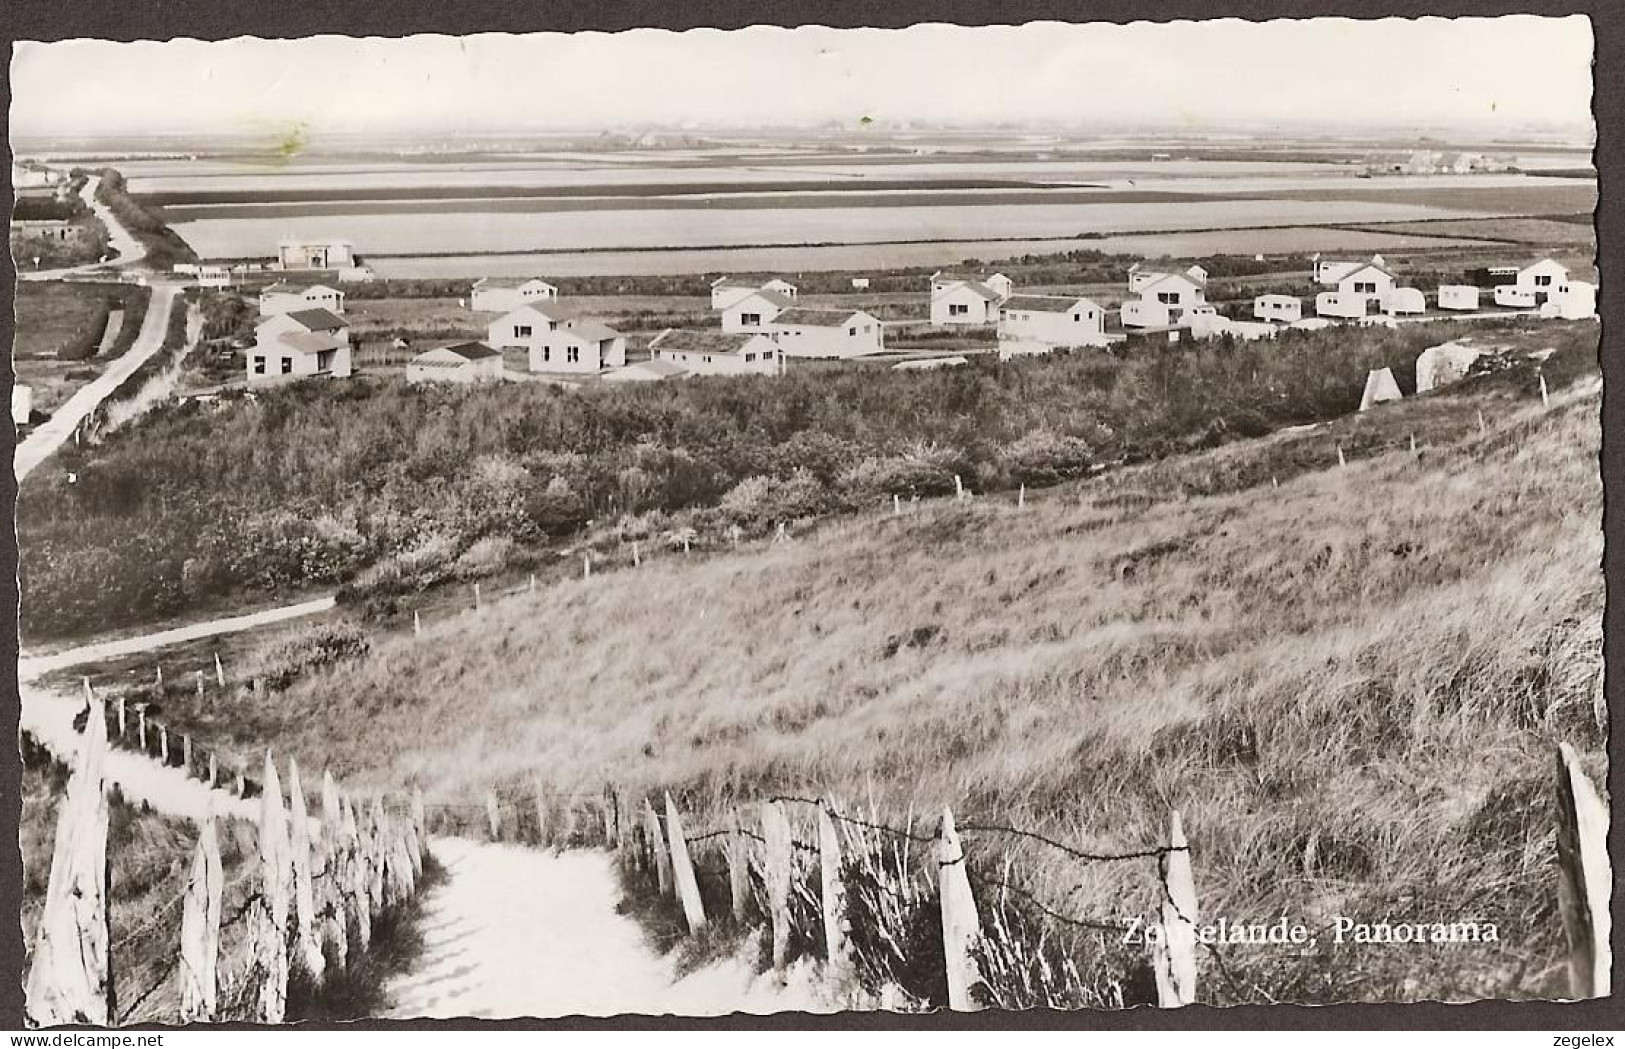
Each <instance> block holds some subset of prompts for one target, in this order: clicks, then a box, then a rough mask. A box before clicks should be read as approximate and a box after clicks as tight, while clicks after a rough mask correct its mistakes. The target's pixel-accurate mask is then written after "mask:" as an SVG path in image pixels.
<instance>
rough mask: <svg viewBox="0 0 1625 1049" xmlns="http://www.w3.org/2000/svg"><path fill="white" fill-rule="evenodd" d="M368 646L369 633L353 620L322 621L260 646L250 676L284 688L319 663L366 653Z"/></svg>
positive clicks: (330, 663)
mask: <svg viewBox="0 0 1625 1049" xmlns="http://www.w3.org/2000/svg"><path fill="white" fill-rule="evenodd" d="M367 648H368V643H367V636H366V634H364V633H362V631H361V629H360V628H359V627H357V626H355V625H354V624H353V623H343V622H341V623H323V624H322V625H320V626H314V627H310V628H308V629H306V630H302V631H300V632H299V633H297V634H293V635H291V636H289V637H285V638H283V639H281V640H279V641H275V642H272V643H271V644H269V645H266V646H265V647H263V648H261V649H260V650H259V651H258V652H257V653H255V655H254V656H253V658H252V659H251V661H250V665H251V666H252V667H253V672H252V674H251V675H250V676H252V677H257V678H259V679H261V680H263V681H264V682H265V684H266V685H267V687H269V688H272V689H284V688H287V687H288V686H289V685H291V684H293V682H294V680H295V679H296V678H298V677H300V676H302V675H304V674H308V673H310V672H311V671H312V670H315V669H316V668H318V667H325V666H331V665H332V664H334V663H339V662H342V661H344V660H347V659H355V658H356V657H357V656H363V655H366V653H367Z"/></svg>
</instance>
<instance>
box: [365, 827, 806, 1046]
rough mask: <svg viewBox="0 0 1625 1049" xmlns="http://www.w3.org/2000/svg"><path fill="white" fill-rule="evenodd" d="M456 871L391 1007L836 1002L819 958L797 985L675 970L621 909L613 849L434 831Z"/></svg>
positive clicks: (560, 1012) (721, 969)
mask: <svg viewBox="0 0 1625 1049" xmlns="http://www.w3.org/2000/svg"><path fill="white" fill-rule="evenodd" d="M430 848H431V850H432V851H433V853H434V855H435V856H436V857H437V858H438V859H439V860H440V862H441V863H442V864H444V865H445V867H446V869H447V874H448V877H447V881H446V883H445V884H443V885H441V886H439V887H438V888H436V889H434V890H432V892H431V893H430V895H429V897H428V898H427V900H426V903H425V908H424V915H423V925H422V928H423V932H424V936H425V944H424V956H423V958H422V959H421V961H420V963H419V964H418V965H417V967H416V970H415V971H414V972H413V973H411V974H410V975H407V976H403V977H399V978H397V979H396V980H395V981H393V982H392V983H391V984H390V986H389V988H388V992H389V997H390V1001H391V1002H392V1008H391V1011H390V1014H389V1015H390V1016H391V1017H393V1018H396V1019H405V1018H408V1017H435V1018H447V1017H464V1016H468V1017H479V1018H484V1019H503V1018H511V1017H559V1016H615V1015H619V1014H624V1013H642V1014H657V1015H664V1014H677V1015H686V1016H716V1015H722V1014H726V1013H731V1012H748V1013H769V1012H781V1011H785V1010H802V1011H832V1010H833V1009H835V1008H837V1007H836V1006H834V1005H831V1004H826V1003H825V1002H823V1001H821V999H820V996H819V995H818V994H817V992H816V990H815V980H814V978H813V976H814V974H813V973H812V971H811V970H810V968H803V969H801V970H799V971H793V972H792V973H791V974H790V978H789V982H788V985H786V983H785V981H784V980H782V979H781V978H779V977H776V976H773V975H772V974H766V975H757V974H756V973H754V972H752V971H751V969H750V967H749V966H748V965H746V964H745V963H744V962H743V961H737V960H732V961H726V962H722V963H719V964H716V965H712V966H707V967H706V968H704V969H701V970H699V971H697V972H694V973H691V974H689V975H687V976H684V977H681V978H678V977H677V976H676V974H675V973H674V971H673V966H672V961H671V959H669V958H662V957H660V956H659V955H657V954H656V953H655V952H654V951H653V950H652V949H651V948H650V947H649V945H648V943H647V942H646V941H645V939H644V936H643V932H642V930H641V929H640V928H639V926H638V925H637V923H636V922H634V921H633V920H632V919H631V918H628V917H625V916H623V915H620V914H617V913H616V910H615V906H616V902H617V900H618V898H619V888H618V885H619V882H618V880H617V878H616V876H615V870H614V864H613V860H612V859H611V857H610V854H609V853H607V852H603V851H598V850H573V851H568V852H560V853H549V852H544V851H541V850H538V849H530V848H524V847H521V846H515V845H498V844H487V843H484V842H475V841H469V840H467V839H462V838H436V839H434V840H433V841H432V842H430Z"/></svg>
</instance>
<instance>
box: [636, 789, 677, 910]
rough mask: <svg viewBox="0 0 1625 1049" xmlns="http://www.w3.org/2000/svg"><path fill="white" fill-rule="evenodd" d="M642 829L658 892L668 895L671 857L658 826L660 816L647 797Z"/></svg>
mask: <svg viewBox="0 0 1625 1049" xmlns="http://www.w3.org/2000/svg"><path fill="white" fill-rule="evenodd" d="M643 829H644V833H645V834H646V835H647V837H648V839H649V851H650V853H651V855H650V859H651V860H652V861H653V863H654V868H655V876H656V878H657V880H658V882H659V885H660V894H661V895H662V896H670V895H671V888H672V886H671V859H670V857H669V856H668V855H667V853H666V835H665V832H664V831H662V830H661V828H660V817H659V816H657V815H655V807H654V806H653V805H652V804H650V803H649V799H648V798H645V799H643Z"/></svg>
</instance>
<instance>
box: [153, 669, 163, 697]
mask: <svg viewBox="0 0 1625 1049" xmlns="http://www.w3.org/2000/svg"><path fill="white" fill-rule="evenodd" d="M153 670H154V671H155V673H154V674H153V688H154V689H156V690H157V691H158V692H159V693H160V694H161V693H162V692H163V691H164V668H163V667H161V666H159V667H154V668H153Z"/></svg>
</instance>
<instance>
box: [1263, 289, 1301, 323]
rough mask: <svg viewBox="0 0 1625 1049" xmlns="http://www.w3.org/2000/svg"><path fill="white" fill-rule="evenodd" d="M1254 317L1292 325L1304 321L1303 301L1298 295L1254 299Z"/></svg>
mask: <svg viewBox="0 0 1625 1049" xmlns="http://www.w3.org/2000/svg"><path fill="white" fill-rule="evenodd" d="M1253 317H1254V318H1255V319H1257V320H1261V321H1277V322H1279V323H1281V324H1291V323H1292V322H1293V321H1296V320H1302V319H1303V300H1302V299H1300V298H1298V297H1297V296H1296V295H1259V296H1258V297H1256V298H1254V299H1253Z"/></svg>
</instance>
